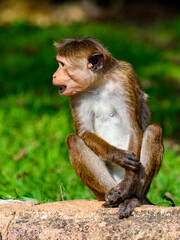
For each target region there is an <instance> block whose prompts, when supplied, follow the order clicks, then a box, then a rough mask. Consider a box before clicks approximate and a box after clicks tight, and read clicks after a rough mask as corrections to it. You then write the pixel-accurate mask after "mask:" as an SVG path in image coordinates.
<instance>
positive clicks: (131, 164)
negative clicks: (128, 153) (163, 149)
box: [124, 159, 141, 168]
mask: <svg viewBox="0 0 180 240" xmlns="http://www.w3.org/2000/svg"><path fill="white" fill-rule="evenodd" d="M124 163H125V164H126V165H130V166H133V167H137V168H138V167H140V164H141V163H140V162H134V161H133V160H132V159H126V160H125V161H124Z"/></svg>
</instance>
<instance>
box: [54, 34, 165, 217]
mask: <svg viewBox="0 0 180 240" xmlns="http://www.w3.org/2000/svg"><path fill="white" fill-rule="evenodd" d="M55 46H56V47H57V50H58V55H57V60H58V61H59V62H60V66H59V68H58V70H57V71H56V73H55V74H54V76H53V83H54V84H55V85H64V86H66V90H65V91H63V92H62V93H61V94H62V95H64V96H70V102H71V108H72V115H73V119H74V124H75V131H76V135H70V136H69V137H68V140H67V144H68V149H69V153H70V160H71V163H72V166H73V167H74V169H75V171H76V173H77V175H78V177H79V178H80V179H81V180H82V181H83V182H84V183H85V184H86V185H87V186H88V187H89V188H90V189H91V190H92V191H93V192H94V194H95V196H96V197H97V199H99V200H105V198H106V200H107V201H106V203H105V204H104V207H115V206H118V205H120V212H119V216H120V218H121V217H126V216H129V215H130V213H131V212H132V211H133V209H134V207H136V206H138V205H139V204H142V203H149V200H147V199H146V194H147V192H148V189H149V187H150V184H151V182H152V179H153V178H154V176H155V175H156V174H157V172H158V171H159V169H160V166H161V162H162V157H163V144H162V137H161V136H162V131H161V128H160V126H159V125H158V124H155V123H150V122H151V114H150V110H149V107H148V104H147V100H146V95H145V94H144V92H143V91H142V90H141V88H140V85H139V82H138V79H137V76H136V74H135V73H134V71H133V69H132V67H131V65H130V64H129V63H127V62H124V61H118V60H116V59H115V58H114V57H113V56H112V55H111V54H110V53H109V52H108V50H107V49H105V48H104V47H103V46H102V45H101V44H100V43H99V42H98V41H97V40H95V39H93V38H90V37H83V38H80V39H67V40H64V41H62V42H60V43H55ZM96 54H97V55H98V57H96V56H95V57H94V55H96ZM101 55H102V56H103V59H102V56H101ZM61 62H63V63H64V66H62V65H61ZM102 64H103V67H102ZM96 67H97V68H96ZM94 69H95V70H94ZM96 69H97V70H96ZM108 84H109V85H108ZM106 88H107V90H106V91H105V90H104V89H106ZM102 91H104V94H105V97H104V101H105V102H107V104H110V105H109V106H110V107H111V109H110V113H111V115H112V117H113V116H115V118H114V119H115V120H116V119H117V118H120V120H121V121H122V124H126V125H127V126H126V127H125V126H124V125H122V130H123V129H124V130H123V131H125V132H126V131H128V134H129V135H127V136H129V140H128V142H129V145H128V147H127V149H119V148H117V147H116V146H114V145H112V144H111V143H109V142H108V141H106V140H105V139H103V138H102V137H101V136H100V135H98V134H97V133H96V130H95V124H96V121H97V120H96V119H97V118H98V116H99V115H97V116H96V114H97V113H98V114H99V112H100V111H101V109H97V113H96V111H95V109H96V108H95V107H94V104H98V101H102V96H101V93H102ZM110 94H111V100H109V101H110V102H108V101H107V99H108V97H109V96H110ZM98 98H99V100H98V101H97V100H96V99H98ZM91 101H92V102H91ZM93 101H95V102H93ZM100 106H101V105H100ZM104 107H105V109H106V110H105V111H106V112H108V111H109V109H108V108H107V107H106V106H104ZM107 116H108V115H106V113H105V115H102V116H100V117H104V118H106V117H107ZM115 120H114V121H115ZM103 121H104V120H103ZM102 124H104V122H102ZM113 126H115V127H116V125H113ZM108 131H111V129H109V130H108ZM122 137H124V136H123V135H122ZM125 139H126V138H125ZM122 144H124V143H123V141H122ZM139 161H140V162H139ZM109 164H110V165H109ZM115 165H117V166H120V167H122V168H124V169H125V174H124V177H123V179H122V181H120V182H119V183H117V182H116V181H115V180H114V179H113V177H112V176H111V173H110V170H111V168H112V167H113V166H115Z"/></svg>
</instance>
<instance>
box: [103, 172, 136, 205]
mask: <svg viewBox="0 0 180 240" xmlns="http://www.w3.org/2000/svg"><path fill="white" fill-rule="evenodd" d="M138 178H139V176H138V174H137V173H133V172H131V173H130V172H129V173H128V174H126V175H125V176H124V178H123V180H122V181H121V182H120V183H118V184H117V185H116V186H115V187H113V188H111V190H110V191H109V192H108V194H107V195H106V202H105V203H104V204H103V207H106V208H108V207H110V208H112V207H118V206H119V205H120V204H121V203H122V202H124V200H126V199H128V198H131V197H132V196H133V195H134V194H135V191H136V186H137V182H138Z"/></svg>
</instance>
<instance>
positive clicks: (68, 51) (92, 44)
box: [54, 36, 112, 59]
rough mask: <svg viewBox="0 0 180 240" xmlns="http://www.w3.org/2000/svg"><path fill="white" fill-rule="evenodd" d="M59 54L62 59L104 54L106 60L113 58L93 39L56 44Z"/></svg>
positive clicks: (76, 39) (84, 38)
mask: <svg viewBox="0 0 180 240" xmlns="http://www.w3.org/2000/svg"><path fill="white" fill-rule="evenodd" d="M54 45H55V47H56V48H57V51H58V54H59V55H60V56H62V57H69V58H71V57H74V56H75V57H84V56H90V55H91V54H93V53H102V54H103V55H104V58H105V59H106V58H112V56H111V54H110V52H109V51H108V50H107V49H106V48H105V47H104V46H103V45H102V44H101V43H100V42H99V41H97V40H96V39H94V38H92V37H88V36H86V37H82V38H72V39H65V40H63V41H61V42H55V43H54Z"/></svg>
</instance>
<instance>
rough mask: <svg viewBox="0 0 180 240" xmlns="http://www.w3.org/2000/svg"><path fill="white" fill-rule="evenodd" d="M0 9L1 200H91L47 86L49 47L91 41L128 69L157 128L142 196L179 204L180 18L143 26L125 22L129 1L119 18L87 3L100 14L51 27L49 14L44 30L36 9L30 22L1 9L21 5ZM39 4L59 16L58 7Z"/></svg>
mask: <svg viewBox="0 0 180 240" xmlns="http://www.w3.org/2000/svg"><path fill="white" fill-rule="evenodd" d="M7 2H8V3H9V5H6V4H5V3H4V5H0V8H1V9H2V10H3V11H2V16H4V18H0V53H1V58H0V136H1V137H0V166H1V168H0V171H1V173H0V197H1V198H4V199H7V198H13V199H23V200H24V199H35V200H37V201H40V202H48V201H58V200H68V199H79V198H84V199H91V198H94V196H93V194H92V193H91V192H90V191H89V190H88V188H87V187H86V186H85V185H84V184H83V183H82V182H81V181H80V180H79V179H78V177H77V176H76V174H75V172H74V170H73V168H72V166H71V164H70V161H69V155H68V151H67V147H66V138H67V135H68V134H69V133H73V132H74V127H73V121H72V117H71V112H70V108H69V102H68V98H65V97H61V96H59V94H58V89H57V88H56V87H54V86H53V85H52V74H53V73H54V71H55V70H56V68H57V66H58V65H57V63H56V61H55V55H56V52H55V48H54V47H53V42H54V41H60V40H62V39H64V38H71V37H78V36H84V35H90V36H92V37H95V38H97V39H98V40H100V41H101V42H102V43H103V44H104V45H105V46H106V47H107V48H108V50H109V51H110V52H111V53H112V54H113V56H115V57H116V58H117V59H120V60H125V61H128V62H130V63H131V64H132V65H133V67H134V69H135V71H136V73H137V74H138V76H139V79H140V82H141V85H142V87H143V89H144V91H145V92H146V93H148V94H149V104H150V108H151V110H152V116H153V121H156V122H159V123H160V124H161V126H162V127H163V136H164V143H165V154H164V161H163V165H162V168H161V170H160V172H159V174H158V176H157V177H156V178H155V179H154V181H153V184H152V187H151V189H150V192H149V194H148V197H149V198H150V200H151V201H153V202H154V203H155V204H157V205H166V204H168V203H167V202H164V201H163V200H162V197H163V196H164V195H167V196H168V197H170V198H171V199H173V200H174V201H175V203H176V205H180V177H179V176H180V168H179V166H180V144H179V140H180V41H179V39H180V15H179V14H178V13H177V12H176V11H175V12H173V11H172V12H173V14H172V16H171V15H170V17H169V18H168V19H167V18H165V19H164V15H163V13H165V9H163V11H164V12H161V14H160V13H159V12H158V14H157V16H156V17H155V18H153V19H152V16H151V17H149V19H146V20H144V18H143V16H144V15H143V16H141V14H140V13H142V12H140V13H139V15H138V17H137V16H135V17H134V16H133V14H131V15H129V16H127V15H126V13H127V12H128V10H126V9H128V6H129V9H131V8H130V6H131V5H132V4H133V3H136V1H127V4H126V1H124V3H123V4H122V3H121V4H120V5H119V8H118V9H119V11H120V12H121V11H122V15H120V13H119V12H118V11H117V12H116V11H115V15H113V14H111V15H108V14H109V13H111V11H114V10H113V9H115V8H114V4H112V2H111V1H109V2H108V1H107V2H108V3H107V4H108V7H106V6H102V4H101V1H97V2H96V1H94V4H95V5H94V6H95V7H97V9H101V13H99V15H98V16H96V18H95V17H92V16H89V18H85V17H84V15H81V18H80V19H78V20H77V19H76V20H72V19H70V20H67V21H66V20H65V22H62V23H61V24H60V23H59V21H60V19H59V18H58V16H57V17H56V18H57V19H56V18H55V19H54V20H53V21H52V16H51V15H52V14H50V13H49V15H48V14H47V15H48V16H50V17H49V20H48V18H47V19H46V21H45V20H44V21H45V23H46V24H44V22H43V20H42V19H43V17H42V15H40V10H39V15H38V16H40V17H39V18H40V20H37V21H36V20H33V18H31V19H30V18H28V16H29V15H27V16H23V17H22V16H21V15H20V12H18V11H17V14H16V15H15V14H14V15H13V14H12V16H15V17H14V18H12V17H10V16H11V14H10V15H8V11H7V10H12V11H13V6H14V5H13V4H14V3H16V2H18V3H19V2H22V1H7ZM7 2H6V3H7ZM24 2H26V3H28V1H24ZM45 2H46V3H47V4H49V5H48V6H58V8H59V11H60V10H61V9H64V10H63V12H65V6H66V5H65V1H64V2H63V5H61V3H59V2H58V1H57V2H56V1H54V2H51V1H45ZM105 2H106V1H105ZM129 2H130V3H129ZM31 3H32V1H31ZM116 3H117V2H116ZM33 4H35V3H34V2H33ZM41 4H43V3H42V2H41ZM44 4H45V3H44ZM73 4H74V3H73ZM78 4H80V3H79V2H78ZM96 4H97V5H96ZM128 4H131V5H128ZM27 6H28V5H27ZM27 6H26V8H27ZM38 6H39V5H38ZM44 6H45V5H44ZM67 6H68V5H67ZM77 6H81V5H77ZM150 6H151V7H152V6H154V5H153V3H151V5H150ZM160 6H161V2H160ZM16 8H17V7H16ZM69 8H70V9H71V10H72V9H73V7H72V6H71V5H70V7H69ZM27 9H28V8H27ZM29 9H30V10H29V12H28V13H29V14H30V13H31V15H32V16H37V13H33V12H32V11H31V8H30V7H29ZM37 9H38V7H37ZM116 9H117V7H116ZM169 9H170V8H169ZM21 10H22V9H21ZM146 10H147V9H146ZM19 11H20V10H19ZM74 11H75V10H74ZM149 11H150V13H151V11H152V12H153V7H152V8H150V9H149ZM37 12H38V11H37ZM11 13H12V12H11ZM118 14H119V15H118ZM112 15H113V16H112ZM8 16H9V17H8ZM43 16H44V15H43ZM102 16H103V17H105V16H107V19H106V21H104V20H103V17H102ZM119 16H121V17H119ZM153 16H154V15H153ZM159 16H162V18H161V17H159ZM39 18H38V17H37V19H39ZM145 18H146V17H145ZM29 19H30V20H31V21H29ZM67 19H68V17H67ZM42 23H43V24H42Z"/></svg>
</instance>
